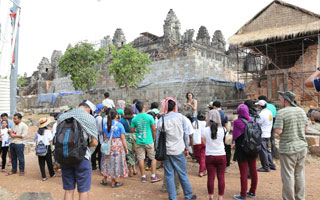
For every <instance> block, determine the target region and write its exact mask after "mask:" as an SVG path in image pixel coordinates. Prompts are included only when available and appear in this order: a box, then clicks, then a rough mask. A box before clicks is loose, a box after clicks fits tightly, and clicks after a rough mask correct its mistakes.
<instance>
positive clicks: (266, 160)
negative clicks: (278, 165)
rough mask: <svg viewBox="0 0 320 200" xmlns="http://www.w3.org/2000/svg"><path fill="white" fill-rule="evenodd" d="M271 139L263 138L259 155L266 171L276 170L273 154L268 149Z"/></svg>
mask: <svg viewBox="0 0 320 200" xmlns="http://www.w3.org/2000/svg"><path fill="white" fill-rule="evenodd" d="M268 143H269V138H261V151H260V153H259V157H260V161H261V165H262V167H263V168H264V169H270V167H271V168H275V164H274V163H273V160H272V155H271V152H270V151H269V147H268Z"/></svg>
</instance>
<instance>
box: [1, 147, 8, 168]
mask: <svg viewBox="0 0 320 200" xmlns="http://www.w3.org/2000/svg"><path fill="white" fill-rule="evenodd" d="M8 149H9V147H2V156H1V157H2V169H5V168H6V162H7V153H8Z"/></svg>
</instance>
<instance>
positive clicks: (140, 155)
mask: <svg viewBox="0 0 320 200" xmlns="http://www.w3.org/2000/svg"><path fill="white" fill-rule="evenodd" d="M145 154H146V152H145V149H144V147H143V145H137V159H138V163H139V169H140V174H141V176H142V177H145V171H144V159H145V158H146V157H145V156H146V155H145Z"/></svg>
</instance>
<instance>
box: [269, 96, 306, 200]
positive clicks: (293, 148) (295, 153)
mask: <svg viewBox="0 0 320 200" xmlns="http://www.w3.org/2000/svg"><path fill="white" fill-rule="evenodd" d="M279 94H280V103H281V105H282V106H283V107H284V108H282V109H281V110H279V112H278V115H277V119H276V122H275V124H274V128H275V133H276V134H278V135H279V136H280V144H279V153H280V164H281V179H282V184H283V186H282V198H283V199H284V200H291V199H297V200H298V199H299V200H302V199H305V159H306V155H307V146H308V145H307V141H306V138H305V133H306V132H307V130H308V120H307V116H306V113H305V112H304V110H302V109H301V108H299V107H298V106H297V104H296V102H295V98H296V95H295V94H294V93H293V92H290V91H287V92H279Z"/></svg>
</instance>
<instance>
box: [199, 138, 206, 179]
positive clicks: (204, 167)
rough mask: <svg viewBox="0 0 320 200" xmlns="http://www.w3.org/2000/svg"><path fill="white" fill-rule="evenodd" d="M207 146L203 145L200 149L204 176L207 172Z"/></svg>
mask: <svg viewBox="0 0 320 200" xmlns="http://www.w3.org/2000/svg"><path fill="white" fill-rule="evenodd" d="M206 170H207V169H206V146H205V145H204V144H201V149H200V171H199V173H200V175H203V173H204V172H205V171H206Z"/></svg>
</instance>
